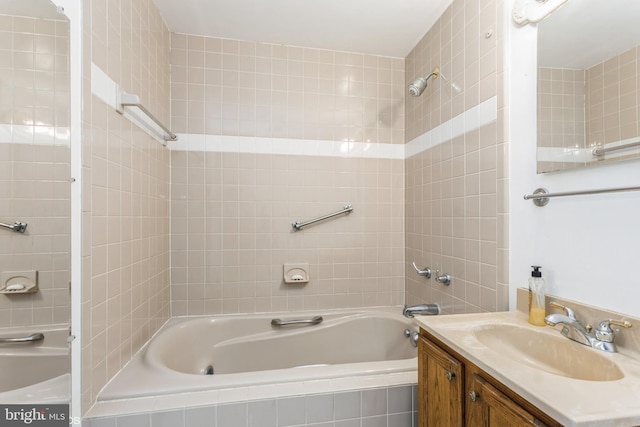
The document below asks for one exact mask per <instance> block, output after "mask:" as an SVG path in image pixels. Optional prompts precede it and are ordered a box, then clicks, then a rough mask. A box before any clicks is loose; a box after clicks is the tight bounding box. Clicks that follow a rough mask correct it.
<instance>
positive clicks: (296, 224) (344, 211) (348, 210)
mask: <svg viewBox="0 0 640 427" xmlns="http://www.w3.org/2000/svg"><path fill="white" fill-rule="evenodd" d="M351 212H353V206H351V205H347V206H345V207H343V208H342V210H341V211H338V212H334V213H330V214H328V215H324V216H321V217H318V218H315V219H312V220H309V221H306V222H300V221H296V222H294V223H292V224H291V226H292V227H293V231H298V230H302V227H306V226H307V225H311V224H314V223H316V222H318V221H324V220H325V219H329V218H333V217H334V216H338V215H342V214H345V215H349V214H350V213H351Z"/></svg>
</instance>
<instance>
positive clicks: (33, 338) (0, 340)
mask: <svg viewBox="0 0 640 427" xmlns="http://www.w3.org/2000/svg"><path fill="white" fill-rule="evenodd" d="M43 339H44V334H43V333H41V332H38V333H36V334H31V335H29V336H28V337H20V338H0V343H5V342H34V341H40V340H43Z"/></svg>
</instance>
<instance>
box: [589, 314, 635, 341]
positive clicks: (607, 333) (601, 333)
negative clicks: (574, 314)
mask: <svg viewBox="0 0 640 427" xmlns="http://www.w3.org/2000/svg"><path fill="white" fill-rule="evenodd" d="M611 325H616V326H620V327H622V328H630V327H631V326H632V325H631V322H629V321H628V320H614V319H605V320H603V321H602V322H600V323H599V324H598V327H597V328H596V338H597V339H598V340H599V341H604V342H613V338H614V332H613V329H611Z"/></svg>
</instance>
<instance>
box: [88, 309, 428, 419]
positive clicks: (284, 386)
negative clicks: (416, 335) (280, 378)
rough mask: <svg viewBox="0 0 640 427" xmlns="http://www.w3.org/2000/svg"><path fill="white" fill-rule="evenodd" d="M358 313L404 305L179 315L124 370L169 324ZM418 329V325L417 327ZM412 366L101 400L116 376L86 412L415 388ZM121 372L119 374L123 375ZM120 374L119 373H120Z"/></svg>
mask: <svg viewBox="0 0 640 427" xmlns="http://www.w3.org/2000/svg"><path fill="white" fill-rule="evenodd" d="M356 312H385V313H391V314H399V315H400V316H401V315H402V306H401V305H399V306H379V307H356V308H340V309H324V310H308V311H293V312H291V311H288V312H268V313H238V314H236V313H234V314H223V315H204V316H200V315H198V316H178V317H172V318H170V319H168V320H167V321H166V322H165V323H164V324H163V325H162V326H161V327H160V328H159V329H158V331H156V333H154V334H153V336H152V337H151V338H150V339H149V341H147V342H146V343H145V345H144V346H142V348H141V349H140V350H138V351H137V352H136V354H135V355H134V356H133V357H132V358H131V360H129V362H127V364H126V365H125V366H124V367H123V368H122V369H121V371H122V370H124V369H125V368H126V367H127V366H129V365H130V364H131V363H135V360H139V356H140V355H141V354H143V352H144V351H145V350H146V348H147V346H148V345H149V342H151V340H152V339H153V338H154V337H155V336H156V335H158V334H159V333H161V332H162V331H163V330H164V329H165V328H166V327H167V325H173V324H177V323H181V322H184V321H188V320H192V319H198V318H210V317H225V318H229V317H246V316H260V317H285V316H286V317H298V316H308V315H317V314H320V315H322V313H330V314H336V315H340V314H345V313H356ZM416 328H417V324H416ZM403 361H405V362H406V363H408V364H411V365H412V369H410V370H404V371H401V372H383V373H374V374H368V375H367V374H361V375H355V376H344V377H339V378H328V379H312V380H308V381H300V382H283V383H276V384H273V383H271V384H257V385H248V386H246V385H244V386H237V387H228V388H222V389H216V390H200V391H188V392H178V393H167V394H162V395H156V396H140V397H126V398H122V399H109V400H101V396H102V394H103V392H104V391H105V389H106V388H107V387H108V386H109V384H111V383H112V382H113V380H114V378H115V377H116V376H114V377H113V378H111V379H110V380H109V382H108V383H107V385H105V387H104V388H103V389H102V390H101V391H100V393H98V397H97V399H96V401H95V402H94V403H93V405H92V407H91V408H90V409H89V410H88V411H87V413H86V414H85V417H87V418H99V417H106V416H115V415H127V414H137V413H145V412H150V411H154V412H155V411H167V410H176V409H185V408H192V407H200V406H208V405H219V404H227V403H237V402H245V401H256V400H264V399H274V398H282V397H291V396H306V395H314V394H323V393H337V392H343V391H353V390H363V389H374V388H381V387H394V386H403V385H415V384H417V382H418V367H417V356H416V357H415V358H411V359H403ZM121 371H120V372H121ZM120 372H119V373H120Z"/></svg>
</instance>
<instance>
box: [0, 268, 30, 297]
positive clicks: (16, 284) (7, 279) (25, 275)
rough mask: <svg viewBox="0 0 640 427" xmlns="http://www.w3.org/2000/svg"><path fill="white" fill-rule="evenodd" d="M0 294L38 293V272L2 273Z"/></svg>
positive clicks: (0, 276) (0, 274) (0, 275)
mask: <svg viewBox="0 0 640 427" xmlns="http://www.w3.org/2000/svg"><path fill="white" fill-rule="evenodd" d="M0 286H2V287H0V294H7V295H10V294H32V293H35V292H37V291H38V272H37V271H35V270H33V271H4V272H2V273H0Z"/></svg>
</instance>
